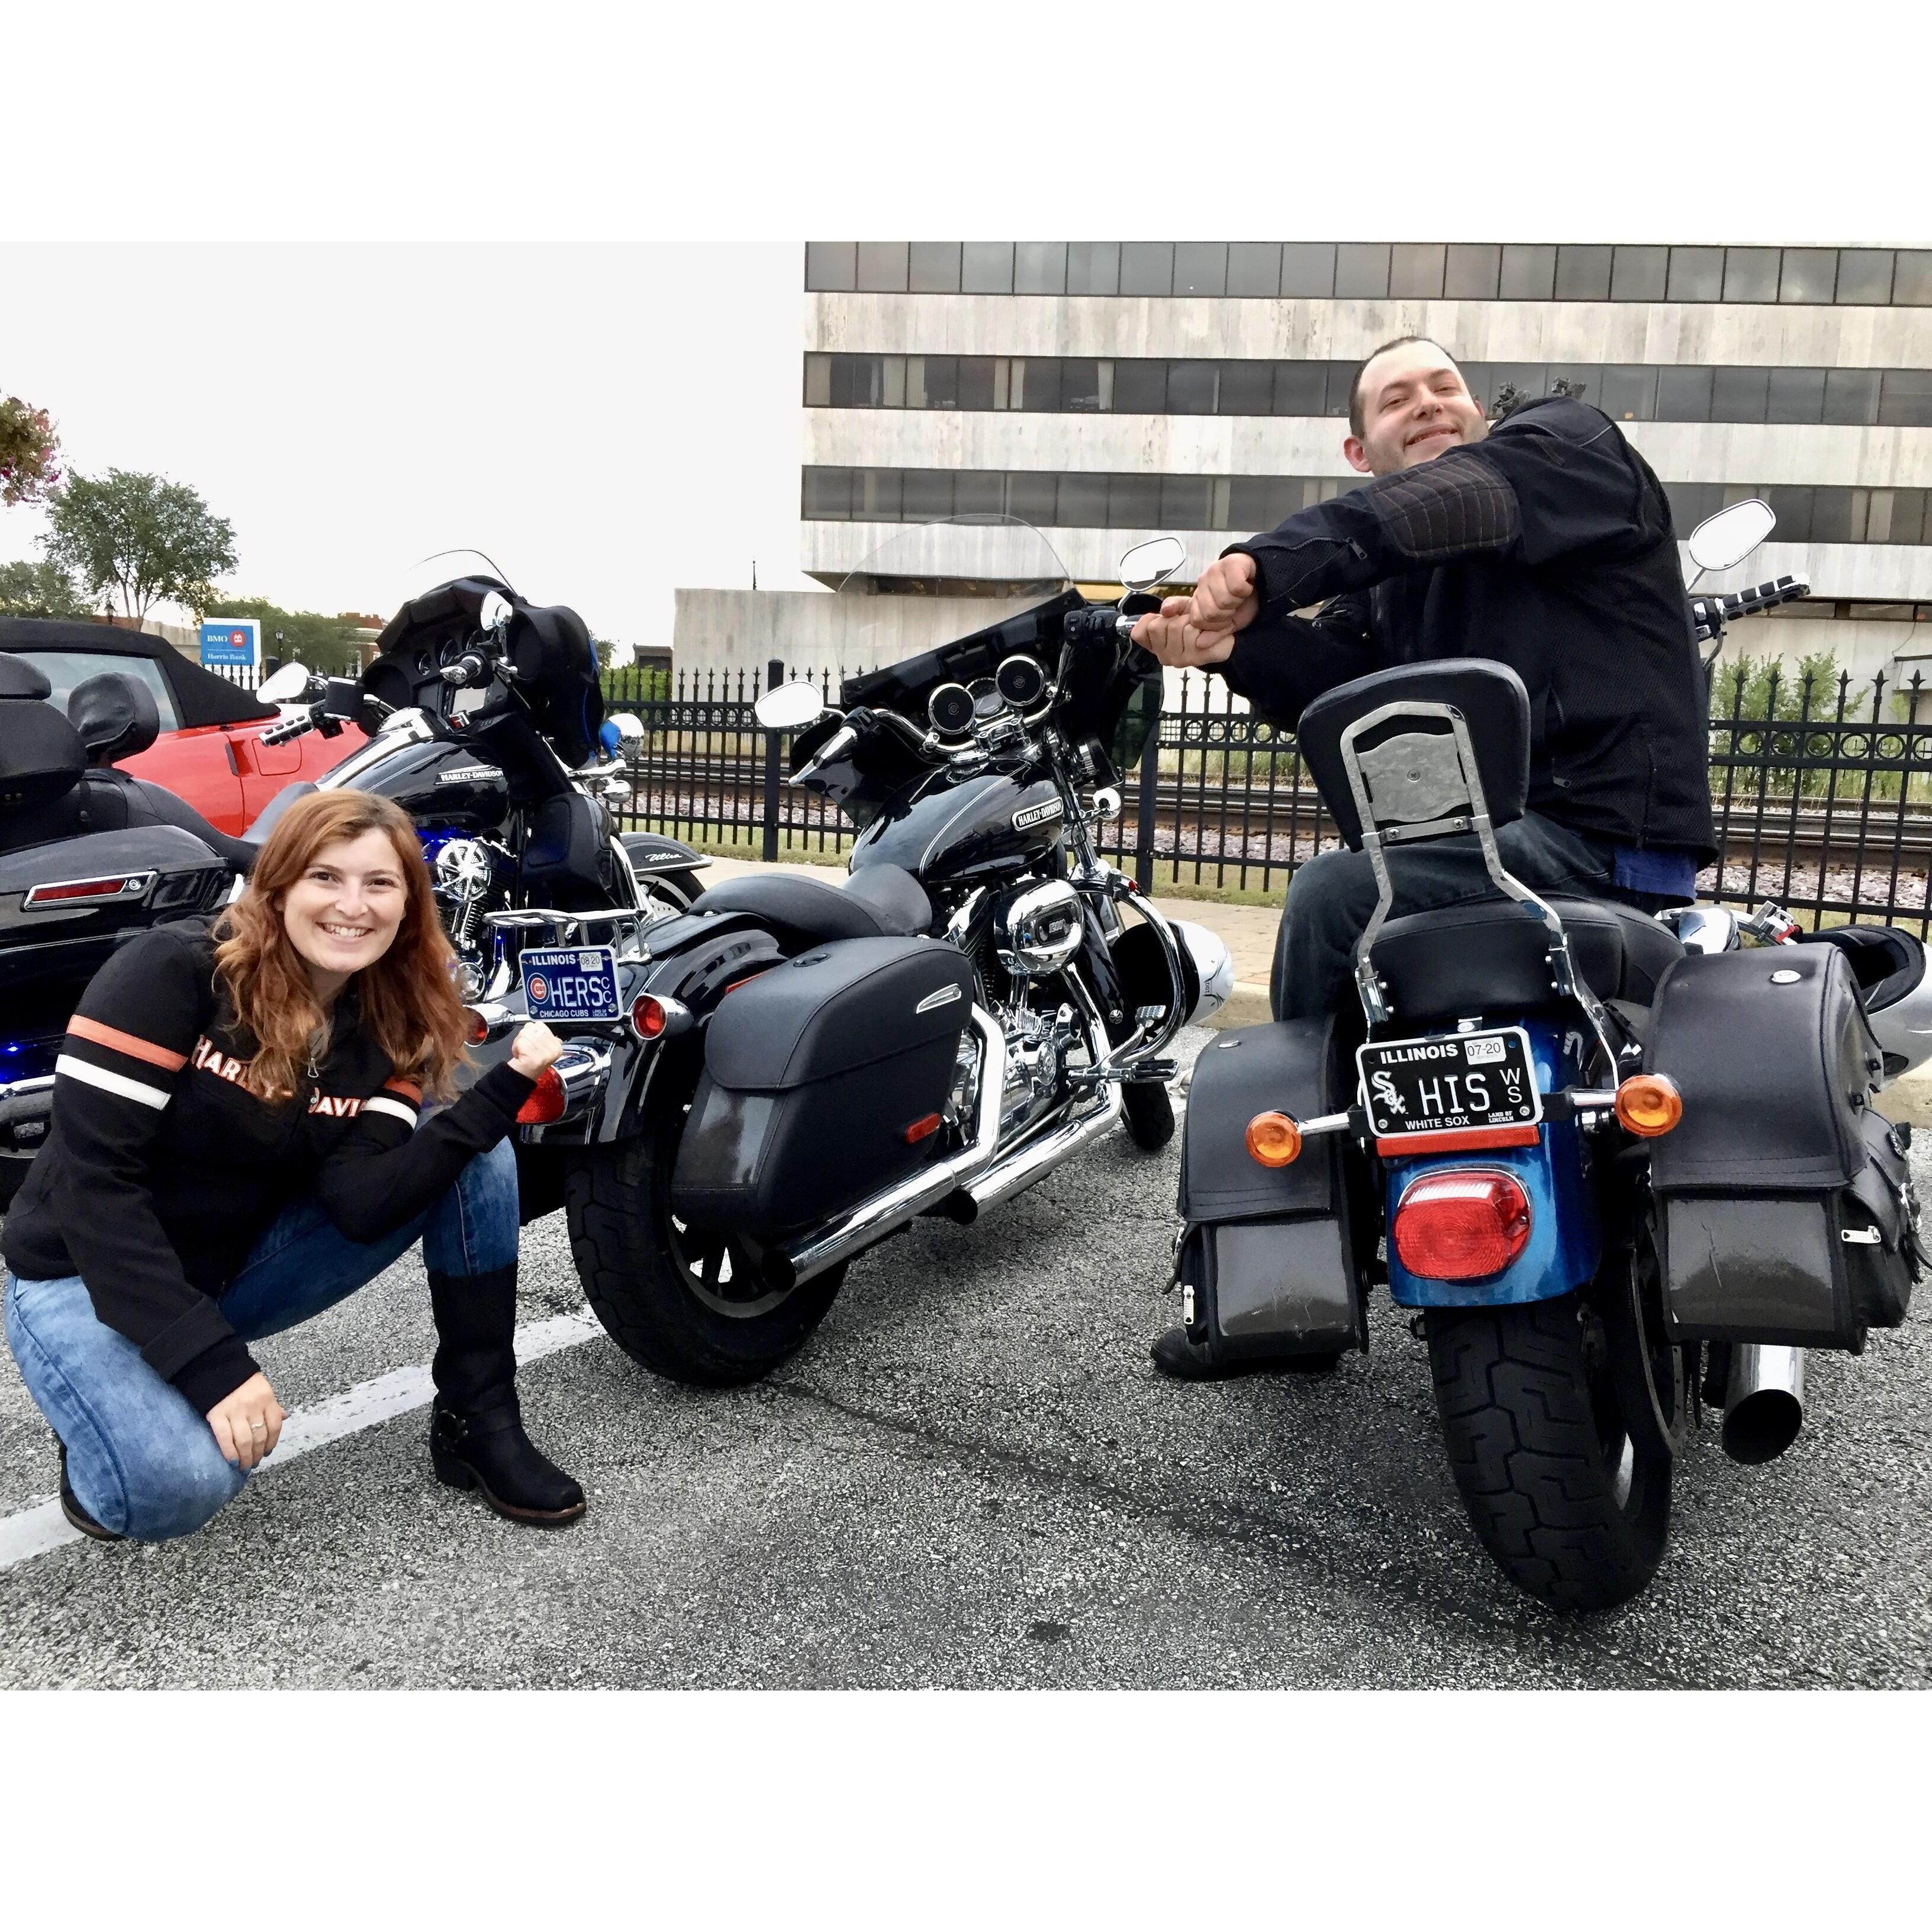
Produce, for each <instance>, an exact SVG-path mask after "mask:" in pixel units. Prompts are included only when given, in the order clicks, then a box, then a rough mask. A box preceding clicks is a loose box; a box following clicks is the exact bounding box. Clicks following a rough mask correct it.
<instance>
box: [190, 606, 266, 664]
mask: <svg viewBox="0 0 1932 1932" xmlns="http://www.w3.org/2000/svg"><path fill="white" fill-rule="evenodd" d="M201 661H202V663H203V664H205V665H206V666H207V667H208V669H209V670H230V669H233V667H235V666H236V665H238V664H260V662H261V661H262V620H261V619H260V618H259V617H207V618H204V619H202V625H201Z"/></svg>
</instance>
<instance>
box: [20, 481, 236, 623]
mask: <svg viewBox="0 0 1932 1932" xmlns="http://www.w3.org/2000/svg"><path fill="white" fill-rule="evenodd" d="M47 519H48V528H47V534H46V537H45V538H44V539H43V544H44V547H45V549H46V553H47V557H48V560H49V562H53V563H56V564H58V565H61V566H62V567H63V568H65V569H67V570H69V571H72V572H73V573H74V575H75V577H77V578H78V579H79V580H80V585H81V587H82V589H84V590H86V591H89V592H92V593H94V594H95V595H98V594H99V593H100V592H103V591H107V590H118V592H119V593H120V596H121V607H122V608H123V609H124V610H125V611H126V612H127V615H128V616H130V617H135V618H140V617H145V616H146V615H147V613H148V607H149V605H151V604H153V603H154V602H155V601H157V599H159V598H163V597H167V598H178V599H179V600H180V601H182V602H183V603H185V604H187V606H188V607H189V608H190V609H191V610H195V611H196V612H197V613H199V611H201V610H204V609H205V607H206V606H207V604H208V601H209V600H210V599H211V596H212V594H213V593H212V592H211V589H210V588H209V586H210V584H211V581H212V580H213V579H214V578H215V577H218V576H220V574H222V573H223V571H230V570H233V568H235V526H234V525H233V524H232V523H229V520H228V519H227V518H226V517H217V516H216V515H215V514H214V512H213V511H211V510H210V509H209V508H208V505H207V504H206V503H205V502H203V501H202V498H201V496H200V493H199V491H197V490H193V489H191V488H190V487H189V486H188V485H187V484H185V483H170V482H169V481H168V480H167V479H166V478H165V477H163V476H150V475H143V474H142V473H140V472H136V471H130V470H126V469H110V470H109V471H108V472H107V475H105V476H103V477H90V476H76V477H74V478H73V479H72V481H70V482H69V483H68V485H67V487H65V489H64V490H57V491H55V493H54V494H53V495H52V496H51V497H50V498H49V499H48V505H47Z"/></svg>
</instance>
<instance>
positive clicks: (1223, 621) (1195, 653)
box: [1133, 553, 1261, 670]
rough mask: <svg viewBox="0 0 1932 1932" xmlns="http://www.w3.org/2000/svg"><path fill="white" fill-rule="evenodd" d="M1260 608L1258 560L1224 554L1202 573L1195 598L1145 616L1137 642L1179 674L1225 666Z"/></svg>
mask: <svg viewBox="0 0 1932 1932" xmlns="http://www.w3.org/2000/svg"><path fill="white" fill-rule="evenodd" d="M1260 608H1261V600H1260V598H1259V596H1257V595H1256V591H1255V560H1254V559H1253V557H1251V556H1247V555H1245V554H1242V553H1237V554H1236V555H1235V556H1224V557H1221V558H1219V559H1217V560H1216V561H1215V562H1213V563H1211V564H1210V565H1208V568H1206V569H1205V570H1204V571H1202V573H1201V577H1200V580H1199V583H1196V585H1195V586H1194V595H1193V596H1192V597H1191V598H1190V597H1170V598H1168V600H1167V601H1166V603H1164V604H1162V606H1161V607H1160V613H1159V614H1158V615H1156V616H1146V617H1143V618H1142V619H1141V620H1140V622H1139V623H1138V624H1136V625H1135V626H1134V629H1133V640H1134V642H1135V643H1137V644H1139V646H1141V647H1142V649H1145V650H1147V651H1150V652H1152V653H1153V654H1154V656H1156V657H1157V658H1159V659H1160V661H1161V662H1162V663H1163V664H1172V665H1173V666H1175V667H1176V668H1177V669H1178V670H1185V669H1187V668H1188V667H1190V666H1192V665H1196V664H1220V663H1221V662H1222V661H1223V660H1224V659H1226V658H1227V657H1228V656H1229V654H1230V653H1231V652H1232V651H1233V649H1234V648H1235V633H1236V632H1237V631H1244V630H1246V629H1247V627H1248V626H1249V625H1250V624H1252V623H1253V622H1254V621H1255V617H1256V613H1258V612H1259V610H1260Z"/></svg>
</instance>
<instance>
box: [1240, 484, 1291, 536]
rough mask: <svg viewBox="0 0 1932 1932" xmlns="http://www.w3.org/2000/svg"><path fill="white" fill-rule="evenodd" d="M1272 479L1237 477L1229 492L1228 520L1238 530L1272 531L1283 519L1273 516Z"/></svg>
mask: <svg viewBox="0 0 1932 1932" xmlns="http://www.w3.org/2000/svg"><path fill="white" fill-rule="evenodd" d="M1270 481H1271V479H1270V478H1268V477H1265V476H1237V477H1235V478H1232V487H1231V488H1230V489H1229V492H1228V520H1229V523H1230V524H1231V525H1232V527H1233V528H1235V529H1238V530H1271V529H1274V526H1275V525H1276V524H1277V523H1280V521H1281V519H1280V517H1277V516H1275V515H1274V514H1273V511H1272V509H1271V505H1270V502H1269V484H1270Z"/></svg>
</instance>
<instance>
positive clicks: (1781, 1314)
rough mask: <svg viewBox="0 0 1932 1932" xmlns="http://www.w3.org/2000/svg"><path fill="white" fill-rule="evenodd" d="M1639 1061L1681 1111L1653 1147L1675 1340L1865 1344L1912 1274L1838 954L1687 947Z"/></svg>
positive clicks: (1861, 1034) (1900, 1206)
mask: <svg viewBox="0 0 1932 1932" xmlns="http://www.w3.org/2000/svg"><path fill="white" fill-rule="evenodd" d="M1645 1064H1646V1066H1647V1067H1649V1069H1650V1070H1652V1072H1655V1073H1664V1074H1667V1075H1668V1076H1670V1078H1671V1079H1673V1080H1674V1081H1675V1082H1676V1083H1677V1086H1678V1088H1679V1091H1680V1092H1681V1093H1682V1095H1683V1097H1684V1117H1683V1118H1682V1121H1680V1122H1679V1124H1678V1126H1677V1127H1676V1128H1675V1129H1674V1130H1673V1131H1672V1132H1671V1133H1668V1134H1667V1135H1665V1136H1663V1137H1662V1138H1661V1139H1659V1140H1658V1141H1656V1142H1655V1143H1653V1145H1652V1151H1651V1157H1650V1160H1651V1168H1650V1172H1651V1185H1652V1191H1653V1193H1655V1196H1656V1200H1657V1205H1658V1232H1659V1235H1660V1238H1661V1245H1662V1249H1663V1259H1664V1287H1665V1297H1666V1301H1667V1306H1668V1307H1669V1310H1670V1316H1671V1319H1672V1320H1673V1322H1674V1323H1675V1325H1676V1329H1677V1332H1678V1333H1679V1335H1680V1336H1682V1337H1683V1338H1684V1339H1685V1340H1687V1341H1712V1342H1755V1343H1776V1344H1779V1345H1781V1346H1790V1347H1802V1348H1814V1349H1820V1348H1822V1349H1852V1350H1854V1351H1855V1350H1857V1349H1860V1348H1861V1347H1862V1346H1864V1334H1865V1331H1866V1330H1867V1328H1896V1327H1897V1325H1898V1324H1899V1323H1900V1322H1902V1321H1903V1319H1905V1310H1906V1303H1907V1302H1908V1301H1909V1299H1910V1297H1911V1293H1912V1283H1914V1282H1915V1281H1916V1280H1918V1274H1919V1268H1920V1262H1921V1255H1920V1250H1919V1247H1918V1235H1917V1220H1918V1208H1917V1204H1916V1202H1915V1201H1914V1199H1913V1198H1912V1190H1911V1186H1910V1182H1909V1176H1908V1175H1907V1172H1906V1163H1905V1158H1904V1152H1903V1137H1902V1136H1900V1135H1899V1134H1898V1133H1897V1131H1896V1130H1894V1128H1893V1127H1892V1126H1891V1124H1890V1123H1889V1122H1888V1121H1886V1120H1885V1119H1884V1118H1882V1116H1881V1115H1879V1114H1878V1113H1877V1112H1875V1111H1874V1110H1873V1109H1872V1108H1871V1107H1870V1104H1869V1102H1870V1096H1871V1094H1872V1091H1873V1088H1875V1086H1876V1082H1877V1080H1878V1077H1879V1072H1880V1070H1881V1067H1882V1056H1881V1055H1880V1052H1879V1047H1878V1044H1877V1043H1876V1041H1875V1040H1873V1037H1872V1034H1871V1029H1870V1026H1869V1025H1867V1022H1866V1019H1865V1016H1864V1011H1863V1010H1862V1008H1861V1007H1860V1005H1859V1003H1858V990H1857V986H1856V983H1855V980H1854V979H1853V977H1852V972H1851V971H1850V968H1849V964H1848V962H1847V961H1846V958H1845V956H1844V954H1843V953H1842V952H1841V951H1840V950H1838V948H1836V947H1829V946H1790V947H1759V948H1754V949H1752V950H1748V951H1745V952H1742V953H1709V954H1706V953H1691V955H1689V956H1688V957H1687V958H1685V959H1683V960H1682V961H1680V962H1679V963H1678V964H1677V965H1675V966H1673V968H1671V969H1670V973H1669V974H1668V975H1667V977H1666V978H1665V980H1664V983H1663V985H1662V986H1661V988H1660V989H1659V990H1658V998H1657V1004H1656V1008H1655V1014H1654V1017H1653V1022H1652V1034H1651V1038H1650V1043H1649V1050H1648V1052H1646V1056H1645Z"/></svg>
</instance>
